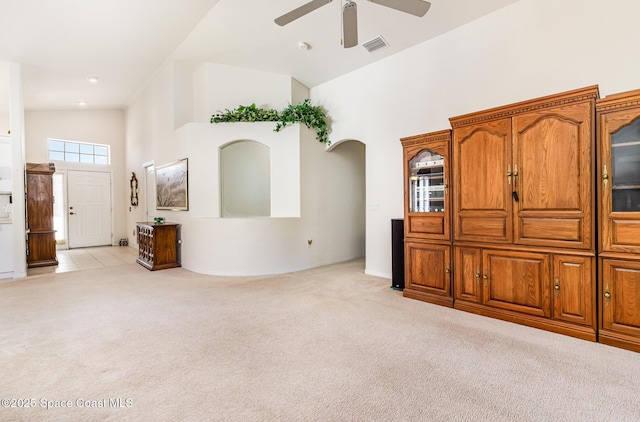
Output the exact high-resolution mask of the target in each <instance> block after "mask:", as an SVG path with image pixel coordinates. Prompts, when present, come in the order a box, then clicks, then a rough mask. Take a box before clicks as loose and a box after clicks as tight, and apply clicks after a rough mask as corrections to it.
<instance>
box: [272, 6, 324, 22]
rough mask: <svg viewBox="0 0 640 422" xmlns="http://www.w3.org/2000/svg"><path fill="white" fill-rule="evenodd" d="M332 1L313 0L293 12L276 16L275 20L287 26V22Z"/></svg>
mask: <svg viewBox="0 0 640 422" xmlns="http://www.w3.org/2000/svg"><path fill="white" fill-rule="evenodd" d="M332 1H333V0H311V1H310V2H309V3H305V4H303V5H302V6H300V7H298V8H297V9H293V10H292V11H291V12H289V13H285V14H284V15H282V16H280V17H279V18H276V19H275V20H274V22H275V23H277V24H278V25H280V26H285V25H286V24H288V23H291V22H293V21H294V20H296V19H298V18H301V17H303V16H304V15H306V14H307V13H311V12H313V11H314V10H316V9H319V8H320V7H322V6H324V5H325V4H329V3H331V2H332Z"/></svg>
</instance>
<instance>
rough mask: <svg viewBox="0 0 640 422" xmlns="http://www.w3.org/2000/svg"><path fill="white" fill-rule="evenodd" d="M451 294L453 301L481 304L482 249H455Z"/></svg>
mask: <svg viewBox="0 0 640 422" xmlns="http://www.w3.org/2000/svg"><path fill="white" fill-rule="evenodd" d="M454 259H455V261H454V262H455V265H454V268H455V271H454V277H453V280H454V283H453V294H454V298H455V300H464V301H467V302H474V303H481V302H482V249H479V248H470V247H456V248H455V257H454Z"/></svg>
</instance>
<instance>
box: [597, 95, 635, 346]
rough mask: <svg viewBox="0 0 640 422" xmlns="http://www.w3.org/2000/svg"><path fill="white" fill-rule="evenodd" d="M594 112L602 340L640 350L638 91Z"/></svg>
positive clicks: (603, 104) (609, 99)
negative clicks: (596, 145)
mask: <svg viewBox="0 0 640 422" xmlns="http://www.w3.org/2000/svg"><path fill="white" fill-rule="evenodd" d="M596 110H597V119H598V138H599V139H598V140H599V142H598V148H599V151H598V177H597V179H596V180H597V185H598V196H599V222H600V224H599V230H600V231H599V233H600V236H599V238H600V242H599V243H600V244H599V257H600V259H599V262H600V271H599V280H598V292H599V313H600V317H599V323H598V324H599V335H600V341H601V342H602V343H607V344H611V345H614V346H618V347H624V348H627V349H630V350H635V351H640V90H636V91H629V92H624V93H620V94H615V95H610V96H607V97H606V98H603V99H601V100H599V101H598V102H597V104H596Z"/></svg>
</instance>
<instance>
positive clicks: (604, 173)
mask: <svg viewBox="0 0 640 422" xmlns="http://www.w3.org/2000/svg"><path fill="white" fill-rule="evenodd" d="M602 184H603V185H604V190H607V185H608V184H609V173H608V172H607V165H606V164H605V165H604V168H603V169H602Z"/></svg>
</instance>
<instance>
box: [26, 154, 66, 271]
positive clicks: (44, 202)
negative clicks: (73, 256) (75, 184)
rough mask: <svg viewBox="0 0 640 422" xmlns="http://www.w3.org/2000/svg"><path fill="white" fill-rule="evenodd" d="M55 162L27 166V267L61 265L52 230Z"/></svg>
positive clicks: (28, 164)
mask: <svg viewBox="0 0 640 422" xmlns="http://www.w3.org/2000/svg"><path fill="white" fill-rule="evenodd" d="M55 170H56V169H55V166H54V164H53V163H43V164H33V163H27V165H26V183H25V184H26V214H27V266H28V267H29V268H33V267H43V266H48V265H58V259H57V256H56V232H55V230H54V229H53V201H54V198H53V173H54V172H55Z"/></svg>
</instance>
